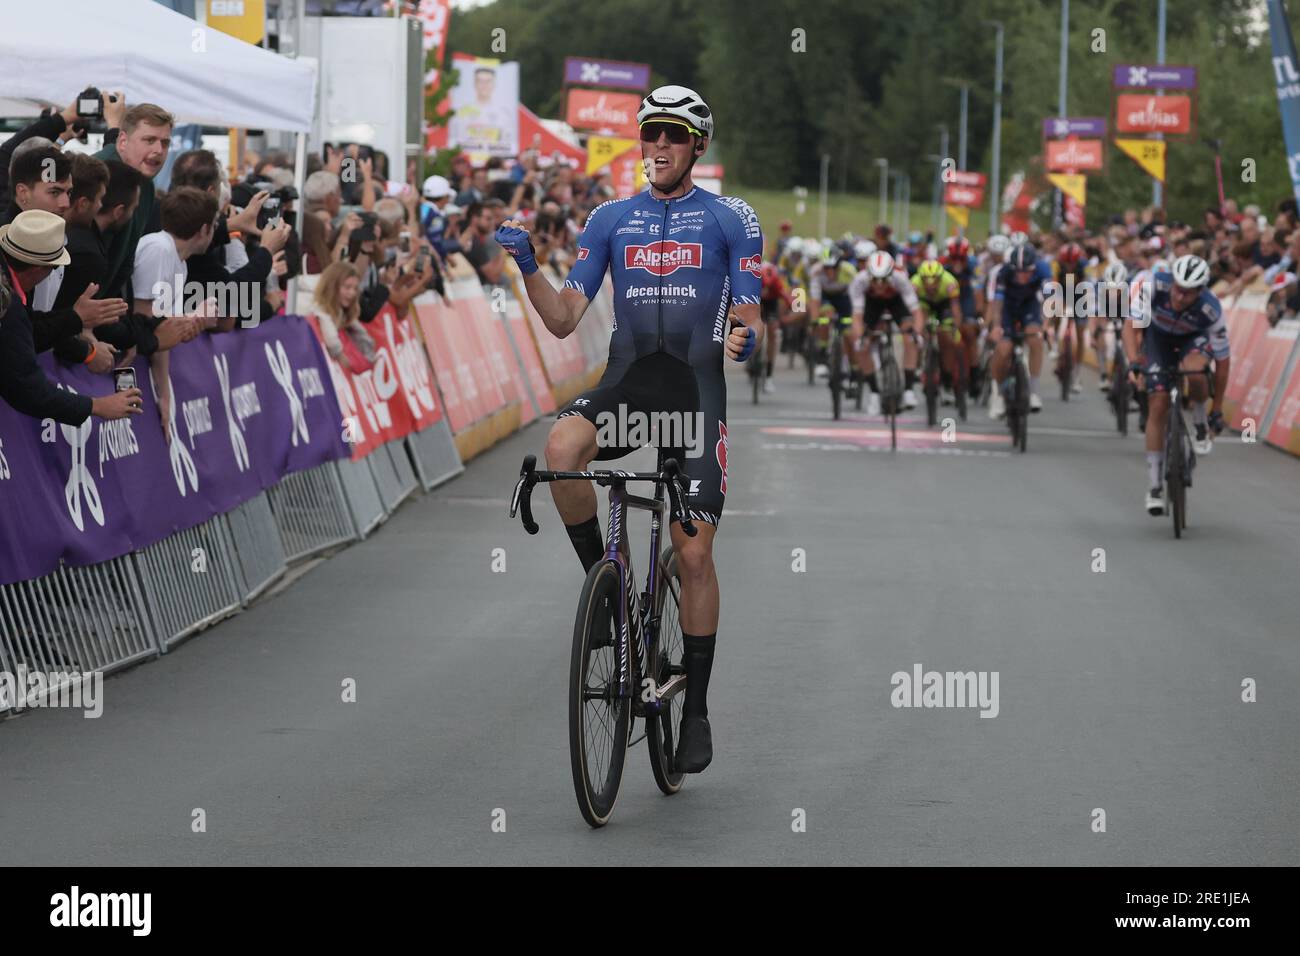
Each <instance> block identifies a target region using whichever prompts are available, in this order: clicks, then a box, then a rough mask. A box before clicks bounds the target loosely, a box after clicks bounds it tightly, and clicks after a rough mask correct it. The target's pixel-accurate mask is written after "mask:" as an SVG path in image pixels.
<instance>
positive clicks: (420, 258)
mask: <svg viewBox="0 0 1300 956" xmlns="http://www.w3.org/2000/svg"><path fill="white" fill-rule="evenodd" d="M428 267H429V254H428V253H427V252H425V251H424V250H423V249H421V250H420V252H419V254H418V255H416V257H415V271H416V272H417V273H420V272H423V271H424V270H425V269H427V268H428Z"/></svg>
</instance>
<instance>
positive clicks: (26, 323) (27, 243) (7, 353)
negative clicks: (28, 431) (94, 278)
mask: <svg viewBox="0 0 1300 956" xmlns="http://www.w3.org/2000/svg"><path fill="white" fill-rule="evenodd" d="M64 225H65V224H64V221H63V219H62V218H61V217H59V216H56V215H55V214H54V213H52V212H46V211H45V210H44V209H32V210H28V211H26V212H22V213H19V214H18V215H17V216H16V217H15V218H14V220H13V222H11V223H6V224H5V225H3V226H0V277H2V278H3V281H4V283H5V285H7V286H8V293H7V295H8V298H9V304H8V307H7V308H6V309H5V312H4V315H3V317H2V318H0V398H3V399H4V400H5V401H6V402H8V403H9V404H10V405H12V406H13V407H14V408H15V409H17V410H18V411H19V412H22V413H23V414H24V415H30V416H32V417H33V418H42V419H43V418H52V419H54V420H55V421H57V422H60V423H61V424H64V425H80V424H81V423H82V422H84V421H85V420H86V419H87V418H88V417H89V416H91V415H96V416H98V417H100V418H106V419H116V418H125V417H126V416H127V415H138V414H140V410H141V407H142V404H141V398H140V390H139V389H136V388H133V389H127V390H125V391H121V392H112V393H110V394H108V395H103V396H100V397H92V396H89V395H78V394H77V393H76V392H73V391H69V390H66V389H61V388H57V387H55V385H54V383H53V382H51V381H50V380H49V379H48V378H46V377H45V373H44V372H43V371H42V370H41V367H40V365H38V364H37V362H36V346H35V343H34V342H33V340H32V320H31V316H30V315H29V313H28V311H27V303H28V302H29V301H30V297H31V294H32V291H33V290H34V289H35V288H36V286H37V284H39V283H40V282H41V280H43V279H44V278H45V277H46V276H48V275H49V274H50V272H51V271H52V270H54V269H56V268H58V267H59V266H66V265H67V264H68V263H69V262H70V261H71V257H70V256H69V255H68V250H67V249H66V248H65V247H64Z"/></svg>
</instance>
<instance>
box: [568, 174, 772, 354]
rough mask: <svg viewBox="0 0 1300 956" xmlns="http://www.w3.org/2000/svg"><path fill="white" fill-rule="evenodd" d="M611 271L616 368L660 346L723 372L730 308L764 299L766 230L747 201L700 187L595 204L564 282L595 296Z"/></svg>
mask: <svg viewBox="0 0 1300 956" xmlns="http://www.w3.org/2000/svg"><path fill="white" fill-rule="evenodd" d="M606 269H608V270H609V272H610V276H611V278H612V279H613V282H614V334H613V337H612V338H611V340H610V343H609V364H610V367H611V369H614V368H625V367H626V366H628V365H630V364H631V363H632V362H634V361H635V360H636V359H638V358H642V357H644V356H646V355H650V354H652V353H654V352H657V351H662V352H667V353H668V354H670V355H672V356H674V357H675V358H678V359H680V360H682V361H683V362H686V363H687V364H689V365H690V366H691V367H692V368H694V369H696V370H697V372H698V371H704V370H710V371H716V372H717V373H718V374H721V370H722V355H723V343H724V341H725V339H726V336H727V332H728V324H729V323H728V322H727V312H728V310H729V308H730V306H731V304H732V303H733V302H735V303H738V304H754V305H757V304H758V303H759V301H760V298H761V294H762V272H763V233H762V230H761V229H760V227H759V223H758V216H757V215H755V213H754V210H753V209H751V208H750V206H749V204H748V203H746V202H745V201H744V200H742V199H737V198H735V197H732V196H718V195H716V194H714V193H711V192H708V191H706V190H703V189H700V188H699V187H698V186H696V187H695V188H693V189H691V191H690V192H688V193H686V194H685V195H684V196H681V197H679V198H676V199H668V200H664V199H655V198H653V197H652V196H651V195H650V190H649V189H647V190H646V191H645V192H643V193H640V194H638V195H636V196H630V197H628V198H626V199H612V200H610V201H609V202H606V203H603V204H601V205H600V206H597V207H596V208H595V209H594V210H592V212H591V215H590V216H589V217H588V219H587V226H586V229H585V230H583V233H582V235H581V236H580V237H579V239H578V258H577V261H576V262H575V263H574V266H573V269H572V271H570V273H569V277H568V279H566V280H565V283H564V287H565V288H566V289H577V290H578V291H579V292H581V293H583V294H584V295H585V296H586V297H587V298H588V299H591V298H592V297H594V296H595V295H596V292H597V291H598V290H599V289H600V285H601V283H602V282H603V281H604V278H605V270H606Z"/></svg>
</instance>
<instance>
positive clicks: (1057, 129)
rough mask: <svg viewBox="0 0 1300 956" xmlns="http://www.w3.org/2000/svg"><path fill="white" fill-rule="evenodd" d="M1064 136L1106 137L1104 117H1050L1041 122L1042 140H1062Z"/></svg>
mask: <svg viewBox="0 0 1300 956" xmlns="http://www.w3.org/2000/svg"><path fill="white" fill-rule="evenodd" d="M1066 136H1088V137H1094V138H1098V139H1105V137H1106V117H1104V116H1067V117H1065V118H1064V119H1061V118H1060V117H1059V116H1051V117H1048V118H1047V119H1045V120H1043V139H1064V138H1065V137H1066Z"/></svg>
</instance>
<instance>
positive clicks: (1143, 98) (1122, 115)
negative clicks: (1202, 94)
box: [1115, 93, 1192, 134]
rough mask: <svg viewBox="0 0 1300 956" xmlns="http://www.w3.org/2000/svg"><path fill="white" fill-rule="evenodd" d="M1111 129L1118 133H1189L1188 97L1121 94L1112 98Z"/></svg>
mask: <svg viewBox="0 0 1300 956" xmlns="http://www.w3.org/2000/svg"><path fill="white" fill-rule="evenodd" d="M1115 129H1116V131H1118V132H1120V133H1169V134H1178V133H1190V132H1191V131H1192V98H1191V97H1190V96H1183V95H1178V96H1154V95H1152V94H1149V93H1121V94H1119V96H1117V97H1116V98H1115Z"/></svg>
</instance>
